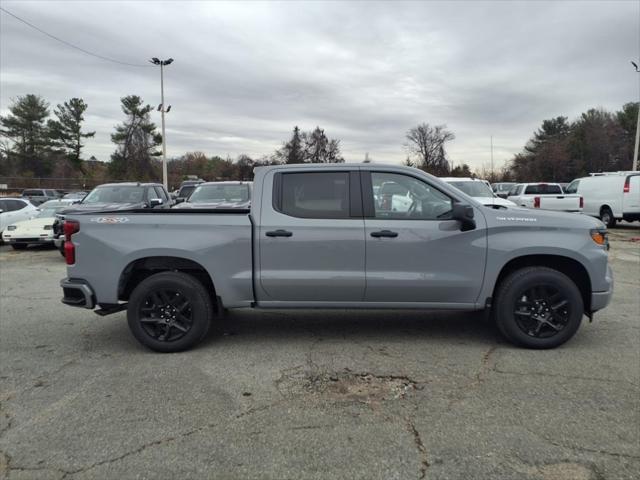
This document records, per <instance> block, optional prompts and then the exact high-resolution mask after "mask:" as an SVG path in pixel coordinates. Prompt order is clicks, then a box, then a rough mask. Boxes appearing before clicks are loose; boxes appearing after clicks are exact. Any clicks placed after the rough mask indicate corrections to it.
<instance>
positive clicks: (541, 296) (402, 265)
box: [61, 164, 612, 351]
mask: <svg viewBox="0 0 640 480" xmlns="http://www.w3.org/2000/svg"><path fill="white" fill-rule="evenodd" d="M255 173H256V175H255V180H254V195H253V198H252V204H251V209H250V210H217V209H215V210H197V209H193V210H192V209H188V210H164V211H150V210H128V211H121V210H118V211H113V212H66V213H65V223H64V230H65V237H66V239H65V255H66V260H67V264H68V267H67V275H68V276H67V278H65V279H63V280H62V282H61V286H62V288H63V291H64V298H63V300H62V301H63V302H64V303H66V304H69V305H73V306H80V307H85V308H89V309H94V308H97V313H100V314H107V313H113V312H116V311H120V310H124V309H126V310H127V318H128V322H129V326H130V328H131V330H132V332H133V334H134V335H135V336H136V338H137V339H138V340H139V341H140V342H141V343H143V344H145V345H146V346H148V347H150V348H152V349H154V350H158V351H177V350H183V349H186V348H190V347H192V346H193V345H195V344H196V343H197V342H198V341H199V340H200V339H201V338H202V335H204V333H203V332H206V329H207V328H208V325H209V321H210V317H211V315H213V314H214V313H215V314H221V313H222V312H223V311H224V309H230V308H414V309H415V308H418V309H455V310H482V309H487V310H489V311H493V312H494V313H495V315H496V318H497V322H498V325H501V329H502V331H503V333H504V334H505V336H507V338H509V339H510V340H512V341H513V342H514V343H517V344H521V345H525V346H530V347H534V348H550V347H553V346H556V345H559V344H560V343H563V342H565V341H566V340H568V339H569V338H570V337H571V336H572V335H573V333H575V330H576V329H577V327H578V325H579V323H580V319H581V318H582V314H583V312H584V313H586V314H587V315H592V314H593V312H595V311H597V310H599V309H601V308H604V307H605V306H606V305H607V303H608V301H609V298H610V296H611V291H612V277H611V272H610V270H609V268H608V264H607V251H606V250H607V242H606V229H604V227H603V225H602V223H601V222H600V221H599V220H596V219H593V218H590V217H586V216H581V215H569V214H562V213H556V212H546V211H534V210H527V209H521V208H506V207H496V206H493V207H488V206H484V205H482V204H480V203H478V202H476V201H475V200H473V199H472V198H471V197H468V196H466V195H465V194H464V193H463V192H461V191H460V190H458V189H456V188H454V187H452V186H450V185H448V184H446V183H444V182H441V181H440V180H438V179H437V178H435V177H432V176H430V175H427V174H425V173H423V172H420V171H419V170H416V169H411V168H405V167H400V166H389V165H365V166H363V165H361V164H357V165H349V164H336V165H291V166H273V167H260V168H257V169H256V172H255ZM389 182H395V183H397V184H398V186H399V187H402V188H398V189H397V190H398V191H399V192H402V194H403V198H404V199H405V200H406V201H408V205H407V208H402V209H401V210H397V209H395V208H394V205H396V204H397V203H398V202H394V201H393V200H394V199H393V198H392V199H391V200H392V201H384V202H383V201H380V199H379V198H377V197H376V195H375V194H374V192H375V188H374V187H376V186H377V187H379V186H380V185H382V184H389ZM545 285H547V286H548V287H545ZM537 286H542V287H543V288H542V290H540V289H537V288H538V287H537ZM525 287H527V288H525ZM547 288H548V290H547ZM522 298H526V299H527V300H526V301H524V300H518V299H522ZM521 303H522V304H526V306H525V307H523V306H522V305H521ZM542 305H544V307H543V306H542ZM521 308H526V310H523V311H520V310H519V309H521ZM544 308H547V309H548V310H550V309H552V308H555V309H557V310H558V312H556V315H557V316H558V319H557V322H558V324H557V325H556V324H553V325H552V321H551V320H549V319H552V317H553V314H551V313H548V311H547V310H544ZM501 309H502V310H501ZM514 312H518V313H514ZM549 315H551V316H549ZM553 321H556V320H553ZM521 324H523V325H524V324H526V325H524V326H523V325H521ZM205 325H206V328H205ZM180 332H182V334H181V333H180Z"/></svg>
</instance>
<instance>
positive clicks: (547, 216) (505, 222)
mask: <svg viewBox="0 0 640 480" xmlns="http://www.w3.org/2000/svg"><path fill="white" fill-rule="evenodd" d="M482 213H483V214H484V216H485V218H486V219H487V222H488V223H489V224H490V225H494V226H501V227H534V228H535V227H552V228H584V229H587V230H590V229H592V228H605V225H604V223H602V222H601V221H600V220H599V219H597V218H594V217H590V216H588V215H585V214H583V213H569V212H556V211H553V210H540V209H537V208H524V207H513V208H507V209H504V208H499V209H484V210H483V211H482Z"/></svg>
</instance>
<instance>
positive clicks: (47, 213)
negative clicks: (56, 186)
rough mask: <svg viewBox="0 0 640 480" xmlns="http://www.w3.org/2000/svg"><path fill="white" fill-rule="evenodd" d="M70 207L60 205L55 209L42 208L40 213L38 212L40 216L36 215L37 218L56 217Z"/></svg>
mask: <svg viewBox="0 0 640 480" xmlns="http://www.w3.org/2000/svg"><path fill="white" fill-rule="evenodd" d="M68 207H69V205H59V206H55V207H46V208H41V209H40V211H39V212H38V214H37V215H36V218H49V217H55V216H56V213H58V212H59V211H60V210H62V209H63V208H68Z"/></svg>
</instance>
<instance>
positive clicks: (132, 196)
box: [53, 182, 173, 255]
mask: <svg viewBox="0 0 640 480" xmlns="http://www.w3.org/2000/svg"><path fill="white" fill-rule="evenodd" d="M172 205H173V201H172V200H171V197H169V193H168V192H167V190H166V189H165V188H164V186H163V185H162V184H160V183H139V182H124V183H105V184H104V185H98V186H97V187H96V188H94V189H93V190H91V192H89V193H88V194H87V196H86V197H84V198H83V199H82V200H81V201H80V202H78V203H76V204H74V205H73V206H71V207H69V208H68V209H65V210H64V211H62V212H60V214H59V215H57V220H56V222H55V223H54V224H53V231H54V244H55V246H56V247H58V248H59V249H60V252H61V253H62V254H63V255H64V237H63V235H62V222H63V220H64V215H65V214H66V213H67V212H100V211H112V210H128V209H131V208H171V206H172Z"/></svg>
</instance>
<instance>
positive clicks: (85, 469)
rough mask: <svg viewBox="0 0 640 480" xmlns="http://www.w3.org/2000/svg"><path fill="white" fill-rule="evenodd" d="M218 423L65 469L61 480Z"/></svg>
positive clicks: (188, 435) (185, 436)
mask: <svg viewBox="0 0 640 480" xmlns="http://www.w3.org/2000/svg"><path fill="white" fill-rule="evenodd" d="M216 425H217V424H215V423H208V424H206V425H202V426H200V427H197V428H194V429H192V430H188V431H186V432H183V433H180V434H178V435H175V436H168V437H165V438H161V439H159V440H154V441H153V442H148V443H145V444H143V445H141V446H139V447H138V448H135V449H133V450H129V451H128V452H125V453H123V454H122V455H118V456H117V457H113V458H107V459H105V460H100V461H99V462H95V463H92V464H90V465H87V466H85V467H82V468H78V469H75V470H67V471H65V473H64V475H63V476H62V478H61V480H64V479H66V478H67V477H69V476H70V475H77V474H78V473H85V472H88V471H89V470H93V469H94V468H97V467H100V466H102V465H107V464H110V463H115V462H118V461H120V460H123V459H125V458H127V457H130V456H132V455H137V454H139V453H142V452H143V451H145V450H146V449H148V448H152V447H157V446H159V445H166V444H168V443H171V442H174V441H176V440H181V439H183V438H187V437H190V436H191V435H194V434H196V433H199V432H202V431H204V430H207V429H209V428H213V427H215V426H216Z"/></svg>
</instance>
